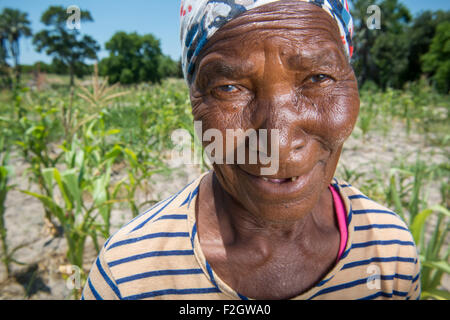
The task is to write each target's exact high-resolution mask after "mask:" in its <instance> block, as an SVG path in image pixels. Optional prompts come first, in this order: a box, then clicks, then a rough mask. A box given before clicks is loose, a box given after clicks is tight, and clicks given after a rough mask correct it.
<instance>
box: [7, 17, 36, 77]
mask: <svg viewBox="0 0 450 320" xmlns="http://www.w3.org/2000/svg"><path fill="white" fill-rule="evenodd" d="M0 30H2V31H3V34H4V37H5V38H6V42H7V44H8V47H9V54H10V56H11V58H13V61H14V70H15V74H16V83H17V84H18V83H19V82H20V64H19V57H20V46H19V40H20V38H21V37H30V36H31V34H32V33H31V29H30V21H29V20H28V13H26V12H21V11H19V10H16V9H11V8H5V9H3V12H2V13H1V14H0Z"/></svg>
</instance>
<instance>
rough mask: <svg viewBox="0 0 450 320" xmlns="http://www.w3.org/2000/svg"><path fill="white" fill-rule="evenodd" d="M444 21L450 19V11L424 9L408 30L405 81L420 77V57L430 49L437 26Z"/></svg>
mask: <svg viewBox="0 0 450 320" xmlns="http://www.w3.org/2000/svg"><path fill="white" fill-rule="evenodd" d="M444 21H450V11H442V10H438V11H435V12H433V11H423V12H421V13H420V14H419V15H417V16H416V17H415V18H414V20H413V21H412V23H411V25H410V27H409V28H408V30H407V34H408V35H407V38H408V40H409V47H408V49H407V50H408V52H409V59H408V60H409V61H408V68H407V71H406V72H405V77H404V81H415V80H418V79H419V78H420V75H421V74H422V61H421V59H420V58H421V56H423V55H424V54H425V53H427V52H428V50H429V49H430V45H431V41H432V40H433V38H434V35H435V33H436V28H437V26H438V25H439V24H440V23H441V22H444Z"/></svg>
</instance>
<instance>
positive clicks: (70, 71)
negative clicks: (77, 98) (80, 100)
mask: <svg viewBox="0 0 450 320" xmlns="http://www.w3.org/2000/svg"><path fill="white" fill-rule="evenodd" d="M69 74H70V87H73V85H74V84H75V75H74V70H73V65H72V64H69Z"/></svg>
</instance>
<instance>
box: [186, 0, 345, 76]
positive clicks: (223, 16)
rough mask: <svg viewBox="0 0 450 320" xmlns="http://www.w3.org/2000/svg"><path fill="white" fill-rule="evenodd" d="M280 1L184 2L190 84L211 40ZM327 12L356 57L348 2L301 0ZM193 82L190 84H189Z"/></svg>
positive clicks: (187, 71)
mask: <svg viewBox="0 0 450 320" xmlns="http://www.w3.org/2000/svg"><path fill="white" fill-rule="evenodd" d="M276 1H279V0H182V1H181V12H180V15H181V45H182V56H181V60H182V67H183V72H184V77H185V79H186V81H188V79H190V78H191V77H192V74H193V73H194V69H195V64H196V60H197V57H198V56H199V54H200V52H201V51H202V49H203V48H204V47H205V45H206V43H207V42H208V40H209V39H210V38H211V37H212V36H213V34H214V33H216V32H217V30H219V29H220V28H221V27H222V26H224V25H225V24H226V23H227V22H229V21H230V20H232V19H234V18H236V17H237V16H239V15H240V14H242V13H243V12H246V11H248V10H251V9H253V8H256V7H260V6H263V5H265V4H268V3H272V2H276ZM299 1H304V2H310V3H313V4H315V5H318V6H319V7H321V8H322V9H324V10H325V11H326V12H327V13H328V14H330V15H331V17H332V18H333V19H334V20H335V21H336V22H337V25H338V27H339V31H340V33H341V39H342V42H343V44H344V48H345V50H346V54H347V57H348V59H349V60H350V59H351V57H352V55H353V46H352V36H353V19H352V16H351V15H350V11H349V8H348V3H347V0H299ZM188 83H189V81H188Z"/></svg>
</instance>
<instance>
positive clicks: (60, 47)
mask: <svg viewBox="0 0 450 320" xmlns="http://www.w3.org/2000/svg"><path fill="white" fill-rule="evenodd" d="M67 19H68V14H67V12H66V10H65V9H64V8H63V7H62V6H51V7H49V8H48V9H47V11H45V12H44V13H43V15H42V17H41V22H42V23H43V24H45V25H46V26H47V27H48V29H46V30H43V31H41V32H39V33H37V34H36V35H35V36H34V38H33V44H34V45H35V46H36V50H37V51H38V52H41V51H42V50H44V49H45V52H46V54H48V55H50V56H53V63H54V64H58V63H60V64H63V65H64V66H66V67H67V69H68V71H69V75H70V85H71V86H73V84H74V77H75V75H79V74H80V72H81V71H80V70H82V69H83V68H85V64H84V61H85V60H86V59H92V60H94V59H96V58H97V53H96V52H97V51H98V50H100V46H99V45H98V44H97V42H96V41H95V40H94V39H93V38H92V37H90V36H88V35H84V36H83V37H82V38H81V35H80V32H79V30H78V29H76V28H74V29H73V30H69V28H67ZM92 21H93V19H92V16H91V14H90V13H89V11H84V10H81V11H80V23H81V24H82V23H85V22H92Z"/></svg>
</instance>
